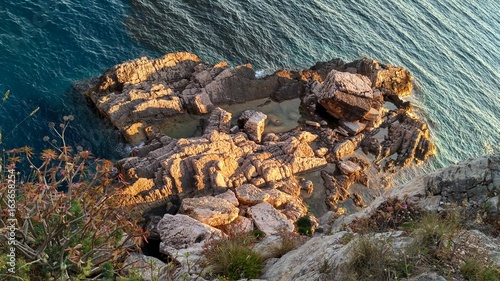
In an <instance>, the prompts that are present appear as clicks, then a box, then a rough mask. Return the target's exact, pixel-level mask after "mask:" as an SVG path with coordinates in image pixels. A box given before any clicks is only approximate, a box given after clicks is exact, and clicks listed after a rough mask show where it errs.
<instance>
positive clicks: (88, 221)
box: [0, 116, 144, 280]
mask: <svg viewBox="0 0 500 281" xmlns="http://www.w3.org/2000/svg"><path fill="white" fill-rule="evenodd" d="M71 120H73V117H72V116H65V117H64V121H63V122H62V123H61V124H60V125H59V128H57V129H56V126H55V124H50V125H49V127H50V128H51V130H52V133H53V135H54V136H55V138H54V139H52V140H50V138H49V137H45V138H44V140H46V141H47V143H48V144H49V145H50V146H51V148H49V149H45V150H44V151H42V152H41V153H40V154H39V155H38V156H36V155H35V153H34V152H33V151H32V149H31V148H29V147H23V148H19V149H12V150H7V151H5V150H4V152H3V155H2V159H1V160H0V165H1V166H2V167H3V171H2V173H0V177H1V178H0V202H1V216H0V223H1V225H2V229H1V230H2V231H1V232H0V252H1V253H2V255H0V260H6V258H7V256H6V253H8V252H9V250H10V248H9V247H10V246H8V245H9V244H8V242H9V241H10V240H12V239H14V240H15V253H16V265H17V271H16V276H17V277H19V278H22V279H23V280H66V279H72V280H80V279H88V278H94V279H99V280H114V277H115V276H116V272H117V271H118V270H119V269H120V267H121V263H122V262H123V260H124V258H125V257H126V255H127V251H128V250H130V248H131V247H132V248H134V247H136V246H135V245H136V244H137V242H138V241H140V240H141V239H142V237H141V236H142V235H144V233H143V232H142V229H141V228H140V227H137V225H136V223H135V222H136V220H137V219H138V214H136V212H135V211H134V209H133V206H132V205H130V204H128V197H126V195H124V194H123V193H122V192H121V190H122V187H123V186H124V183H122V182H120V181H119V180H118V179H116V178H114V175H113V169H114V167H113V164H112V163H111V162H110V161H107V160H102V159H95V158H94V157H93V156H92V154H91V153H90V152H89V151H86V150H84V149H82V148H77V149H74V148H73V147H71V146H69V145H68V144H67V143H66V141H65V132H66V129H67V128H68V126H69V122H70V121H71ZM21 171H25V172H24V173H21ZM14 179H15V180H14ZM14 201H15V206H13V202H14ZM9 206H11V207H13V208H9ZM12 219H15V225H14V227H13V229H14V230H13V231H14V232H15V236H14V237H13V238H10V237H9V234H10V231H9V230H8V229H7V228H6V227H5V226H6V225H9V223H10V221H12ZM8 220H10V221H9V222H8ZM9 239H10V240H9ZM6 276H9V277H8V278H10V277H12V274H11V273H9V271H8V267H7V266H5V264H4V263H2V266H0V277H1V278H0V279H4V277H6ZM8 278H7V279H8Z"/></svg>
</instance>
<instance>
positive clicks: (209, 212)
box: [179, 196, 239, 226]
mask: <svg viewBox="0 0 500 281" xmlns="http://www.w3.org/2000/svg"><path fill="white" fill-rule="evenodd" d="M179 212H180V213H181V214H185V215H188V216H190V217H192V218H194V219H196V220H198V221H200V222H202V223H204V224H208V225H210V226H221V225H226V224H229V223H230V222H232V221H233V220H234V219H236V218H237V217H238V212H239V210H238V208H236V207H235V206H234V205H233V204H231V203H230V202H228V201H226V200H224V199H221V198H217V197H212V196H204V197H199V198H184V199H183V200H182V204H181V208H180V209H179Z"/></svg>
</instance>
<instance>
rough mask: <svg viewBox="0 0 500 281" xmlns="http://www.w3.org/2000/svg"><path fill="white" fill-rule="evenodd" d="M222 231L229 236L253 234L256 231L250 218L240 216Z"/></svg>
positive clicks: (222, 228) (223, 227)
mask: <svg viewBox="0 0 500 281" xmlns="http://www.w3.org/2000/svg"><path fill="white" fill-rule="evenodd" d="M221 230H222V231H223V232H224V233H226V234H227V235H229V236H235V235H238V234H243V233H248V232H252V231H253V230H254V226H253V222H252V220H250V219H249V218H246V217H242V216H238V217H237V218H236V219H235V220H234V221H232V222H231V223H230V224H227V225H224V226H222V227H221Z"/></svg>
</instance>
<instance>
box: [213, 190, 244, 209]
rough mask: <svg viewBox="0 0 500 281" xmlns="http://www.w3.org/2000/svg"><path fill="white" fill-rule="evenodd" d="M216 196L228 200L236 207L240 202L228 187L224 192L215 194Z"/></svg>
mask: <svg viewBox="0 0 500 281" xmlns="http://www.w3.org/2000/svg"><path fill="white" fill-rule="evenodd" d="M215 197H217V198H221V199H224V200H226V201H228V202H229V203H231V204H233V206H235V207H238V205H240V202H238V198H236V194H234V192H233V191H232V190H230V189H228V190H227V191H226V192H224V193H221V194H218V195H215Z"/></svg>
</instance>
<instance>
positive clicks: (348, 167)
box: [337, 161, 361, 175]
mask: <svg viewBox="0 0 500 281" xmlns="http://www.w3.org/2000/svg"><path fill="white" fill-rule="evenodd" d="M337 167H339V169H340V171H342V173H344V174H346V175H350V174H354V173H356V172H359V171H361V167H360V166H359V165H358V164H356V163H354V162H352V161H340V162H339V164H338V165H337Z"/></svg>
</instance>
